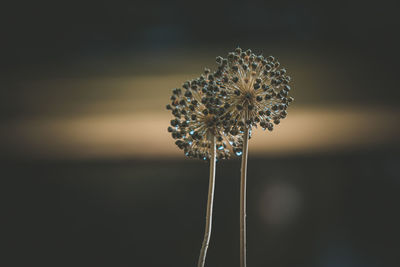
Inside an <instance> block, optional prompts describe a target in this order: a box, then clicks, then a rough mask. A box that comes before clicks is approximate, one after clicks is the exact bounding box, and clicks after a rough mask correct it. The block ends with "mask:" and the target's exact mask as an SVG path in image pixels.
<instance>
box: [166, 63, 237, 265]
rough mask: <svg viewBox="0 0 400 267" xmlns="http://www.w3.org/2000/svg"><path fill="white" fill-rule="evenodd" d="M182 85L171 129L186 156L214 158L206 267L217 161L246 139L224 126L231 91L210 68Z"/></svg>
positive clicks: (202, 253) (202, 258) (173, 100)
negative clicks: (222, 87)
mask: <svg viewBox="0 0 400 267" xmlns="http://www.w3.org/2000/svg"><path fill="white" fill-rule="evenodd" d="M182 87H183V90H182V88H176V89H174V90H173V94H172V96H171V104H168V105H167V109H168V110H171V111H172V114H173V115H174V117H175V118H174V119H173V120H171V126H170V127H168V132H170V133H171V135H172V137H173V138H174V139H176V142H175V144H176V145H177V146H178V147H179V148H180V149H182V150H183V151H184V153H185V155H186V156H188V157H193V158H201V159H204V160H207V159H209V160H210V181H209V189H208V200H207V212H206V228H205V233H204V240H203V243H202V247H201V250H200V256H199V260H198V267H203V266H204V264H205V259H206V254H207V249H208V245H209V242H210V235H211V226H212V209H213V200H214V187H215V168H216V160H217V159H225V158H228V157H229V156H230V154H231V151H230V149H231V148H232V149H235V150H238V149H239V148H238V147H241V146H242V142H241V138H240V137H239V136H236V135H232V134H231V133H230V132H226V131H225V128H224V127H223V126H224V123H225V117H226V114H227V108H228V106H226V105H225V98H226V96H227V93H226V92H225V90H221V88H220V86H218V84H217V83H216V80H215V79H214V76H213V74H210V71H209V70H208V69H206V70H205V75H201V76H200V77H199V78H197V79H194V80H191V81H187V82H185V83H184V84H183V85H182Z"/></svg>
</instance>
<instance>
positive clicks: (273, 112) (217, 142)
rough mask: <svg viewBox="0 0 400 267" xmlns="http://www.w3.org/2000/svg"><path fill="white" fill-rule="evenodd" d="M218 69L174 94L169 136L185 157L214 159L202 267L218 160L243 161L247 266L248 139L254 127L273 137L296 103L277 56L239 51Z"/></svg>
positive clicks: (243, 247)
mask: <svg viewBox="0 0 400 267" xmlns="http://www.w3.org/2000/svg"><path fill="white" fill-rule="evenodd" d="M216 62H217V64H218V67H217V69H216V70H215V71H214V72H211V71H210V70H209V69H205V71H204V74H202V75H201V76H200V77H199V78H196V79H193V80H190V81H186V82H185V83H184V84H183V85H182V88H176V89H174V90H173V94H172V96H171V104H168V105H167V109H168V110H171V112H172V114H173V115H174V117H175V118H174V119H172V120H171V122H170V123H171V126H170V127H168V132H170V133H171V135H172V137H173V138H174V139H176V142H175V143H176V145H177V146H178V147H179V148H180V149H182V150H183V151H184V153H185V155H186V156H188V157H194V158H201V159H204V160H206V159H210V184H209V193H208V202H207V216H206V231H205V236H204V241H203V245H202V248H201V252H200V258H199V261H198V267H203V266H204V263H205V257H206V252H207V248H208V244H209V240H210V233H211V221H212V206H213V196H214V184H215V162H216V159H227V158H229V157H230V156H231V154H232V152H233V153H234V154H235V155H237V156H242V168H241V196H240V244H241V246H240V266H241V267H244V266H246V221H245V216H246V173H247V171H246V170H247V151H248V139H249V138H250V136H251V130H252V128H253V127H257V126H260V127H261V128H263V129H264V130H266V129H268V130H269V131H272V130H273V128H274V125H278V124H279V123H280V121H281V120H282V119H284V118H285V117H286V116H287V108H288V106H289V105H290V103H291V102H292V101H293V98H292V97H290V96H289V92H290V90H291V88H290V86H289V83H290V81H291V78H290V77H289V76H288V75H287V74H286V69H285V68H283V67H281V66H280V63H279V62H278V61H277V60H276V59H275V58H274V57H272V56H269V57H266V58H264V57H263V56H262V55H258V56H257V55H255V54H254V53H252V51H251V50H246V51H243V50H242V49H241V48H236V49H235V51H233V52H230V53H228V56H227V58H222V57H217V58H216Z"/></svg>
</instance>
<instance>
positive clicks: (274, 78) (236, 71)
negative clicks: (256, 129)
mask: <svg viewBox="0 0 400 267" xmlns="http://www.w3.org/2000/svg"><path fill="white" fill-rule="evenodd" d="M242 51H244V50H242V49H240V48H236V49H235V51H234V52H230V53H229V55H233V57H234V58H235V57H236V58H240V59H239V60H230V59H229V57H228V64H226V65H223V66H221V65H220V67H219V70H220V71H221V72H222V76H223V77H225V78H224V79H218V78H217V79H216V80H215V82H216V83H217V84H218V86H220V87H221V88H224V90H225V91H226V98H225V99H224V100H225V102H226V103H228V104H229V108H227V109H226V112H228V113H230V119H229V120H230V122H231V126H232V127H231V131H233V132H239V133H240V132H242V130H243V124H245V125H246V126H247V127H249V128H250V129H251V128H252V127H253V126H257V125H260V126H261V127H262V128H263V129H264V130H265V129H268V130H270V131H272V129H273V124H272V123H271V122H273V123H274V124H276V125H277V124H279V123H280V121H281V120H282V119H284V118H285V117H286V115H287V108H288V106H289V104H290V103H292V102H293V100H294V99H293V98H292V97H290V96H289V92H290V90H291V87H290V86H289V85H288V84H289V83H290V81H291V79H290V77H289V76H288V75H287V70H286V69H285V68H283V67H282V66H281V65H280V63H279V62H278V61H277V59H276V58H275V57H273V56H268V57H263V56H262V55H258V56H257V55H255V54H254V53H252V51H251V50H250V49H248V50H245V52H242ZM231 57H232V56H231ZM232 118H234V119H233V123H232ZM270 121H271V122H270Z"/></svg>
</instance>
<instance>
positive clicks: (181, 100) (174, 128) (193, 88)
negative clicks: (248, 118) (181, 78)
mask: <svg viewBox="0 0 400 267" xmlns="http://www.w3.org/2000/svg"><path fill="white" fill-rule="evenodd" d="M217 61H220V62H221V64H223V59H222V58H221V59H219V58H217ZM205 75H206V76H203V75H202V76H200V77H199V78H197V79H194V80H191V81H187V82H185V83H184V84H183V86H182V87H183V88H184V92H182V89H180V88H177V89H174V90H173V91H172V93H173V97H171V101H172V102H171V104H169V105H167V109H168V110H171V112H172V114H173V115H174V117H175V119H173V120H171V122H170V124H171V126H170V127H168V129H167V130H168V132H170V133H171V135H172V137H173V138H174V139H176V141H175V144H176V145H177V146H178V147H179V148H180V149H182V150H183V151H184V153H185V155H186V156H188V157H194V158H201V159H207V158H210V156H211V151H212V149H213V148H212V147H211V146H212V143H213V138H214V137H215V139H216V156H217V158H218V159H223V158H228V157H229V156H230V149H229V148H232V149H233V151H234V152H235V153H236V154H238V151H240V149H239V147H241V146H242V141H241V139H240V136H237V133H236V134H231V131H230V130H231V123H229V122H227V121H228V120H229V117H230V113H229V112H227V109H228V108H229V107H230V106H229V104H227V103H226V101H225V99H226V97H227V91H226V90H225V88H224V87H223V86H221V85H220V84H218V83H216V80H215V79H217V80H220V79H221V78H216V77H217V75H215V73H214V74H211V73H210V70H209V69H206V70H205Z"/></svg>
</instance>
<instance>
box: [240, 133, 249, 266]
mask: <svg viewBox="0 0 400 267" xmlns="http://www.w3.org/2000/svg"><path fill="white" fill-rule="evenodd" d="M248 143H249V128H248V127H246V129H245V132H244V137H243V155H242V167H241V176H240V267H246V185H247V154H248Z"/></svg>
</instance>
